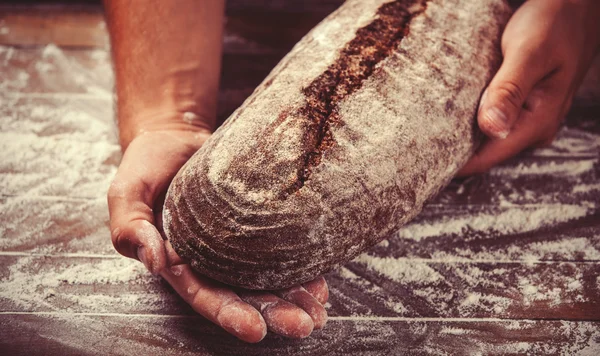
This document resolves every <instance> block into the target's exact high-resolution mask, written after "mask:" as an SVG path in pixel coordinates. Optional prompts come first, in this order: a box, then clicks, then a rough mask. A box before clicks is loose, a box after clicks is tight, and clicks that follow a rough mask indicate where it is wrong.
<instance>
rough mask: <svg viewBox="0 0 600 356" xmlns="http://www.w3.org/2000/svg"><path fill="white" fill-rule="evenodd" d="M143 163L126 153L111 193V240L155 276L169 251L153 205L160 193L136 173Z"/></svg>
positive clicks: (109, 201) (163, 265) (118, 248)
mask: <svg viewBox="0 0 600 356" xmlns="http://www.w3.org/2000/svg"><path fill="white" fill-rule="evenodd" d="M136 162H141V161H137V160H129V159H128V157H127V153H126V154H125V156H124V157H123V162H122V163H121V165H120V166H119V170H118V171H117V174H116V176H115V179H114V181H113V182H112V184H111V186H110V188H109V190H108V210H109V213H110V230H111V239H112V242H113V245H114V247H115V249H116V250H117V251H118V252H119V253H120V254H122V255H124V256H127V257H130V258H134V259H138V260H140V261H141V262H142V263H144V265H145V266H146V268H147V269H148V270H149V271H150V272H152V273H153V274H158V273H159V272H160V271H161V270H162V269H163V268H165V267H166V264H167V252H166V250H165V244H164V241H163V238H162V236H161V234H160V233H159V231H158V229H157V228H156V226H155V218H154V212H153V209H152V207H153V205H154V202H155V201H156V199H157V195H158V194H157V191H156V188H155V187H152V186H150V185H148V184H145V183H144V180H143V178H142V177H139V176H138V175H137V174H136V173H135V172H136V170H135V167H132V166H131V163H133V165H134V166H135V165H136V164H137V163H136Z"/></svg>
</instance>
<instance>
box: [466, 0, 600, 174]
mask: <svg viewBox="0 0 600 356" xmlns="http://www.w3.org/2000/svg"><path fill="white" fill-rule="evenodd" d="M599 18H600V1H598V0H528V1H526V2H525V3H524V4H523V5H522V6H521V7H520V8H519V9H518V10H517V11H516V12H515V14H514V15H513V17H512V18H511V19H510V21H509V23H508V25H507V27H506V30H505V31H504V34H503V36H502V53H503V55H504V61H503V63H502V66H501V68H500V70H499V71H498V73H497V74H496V76H495V77H494V78H493V80H492V82H491V83H490V85H489V86H488V88H487V90H486V91H485V92H484V94H483V95H482V97H481V102H480V106H479V113H478V122H479V128H480V129H481V130H482V131H483V132H484V133H485V134H486V135H487V136H488V139H487V141H485V142H484V143H483V144H482V146H481V147H480V148H479V150H478V151H477V152H476V154H475V155H474V156H473V157H472V158H471V159H470V161H469V162H467V164H466V165H465V166H464V167H463V168H462V170H461V171H460V172H459V175H462V176H465V175H470V174H473V173H481V172H485V171H487V170H488V169H489V168H491V167H493V166H494V165H496V164H498V163H500V162H502V161H504V160H506V159H508V158H510V157H512V156H514V155H516V154H517V153H519V152H520V151H522V150H523V149H525V148H527V147H530V146H535V145H545V144H549V143H551V142H552V140H553V139H554V136H555V135H556V132H557V131H558V129H559V127H560V124H561V122H562V120H563V119H564V117H565V115H566V113H567V111H568V110H569V108H570V106H571V102H572V100H573V95H574V94H575V92H576V90H577V88H578V87H579V85H580V84H581V81H582V79H583V76H584V75H585V73H586V71H587V69H588V68H589V67H590V65H591V62H592V59H593V57H594V54H596V53H597V52H598V48H599V44H600V40H599V38H600V21H598V19H599Z"/></svg>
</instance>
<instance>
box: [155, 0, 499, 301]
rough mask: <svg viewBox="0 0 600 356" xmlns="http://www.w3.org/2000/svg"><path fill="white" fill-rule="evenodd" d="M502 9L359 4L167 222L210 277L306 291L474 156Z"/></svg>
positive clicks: (287, 72)
mask: <svg viewBox="0 0 600 356" xmlns="http://www.w3.org/2000/svg"><path fill="white" fill-rule="evenodd" d="M510 14H511V8H510V7H509V5H508V4H507V3H506V2H505V1H504V0H478V1H469V0H401V1H383V0H348V1H346V3H344V5H342V6H341V7H340V8H339V9H338V10H337V11H335V12H334V13H332V14H331V15H330V16H329V17H327V18H326V19H325V20H323V22H321V23H320V24H319V25H318V26H317V27H315V28H314V29H313V30H312V31H311V32H310V33H308V34H307V35H306V36H305V37H304V38H303V39H302V40H301V41H300V42H299V43H298V44H297V45H296V46H295V47H294V48H293V49H292V51H291V52H290V53H289V54H288V55H287V56H286V57H285V58H284V59H283V60H282V61H281V62H280V63H279V64H278V65H277V66H276V67H275V68H274V69H273V71H272V72H271V73H270V74H269V76H268V77H267V78H266V79H265V81H264V82H263V83H262V84H261V85H260V86H259V87H258V88H257V89H256V90H255V91H254V93H253V94H252V95H251V96H250V97H249V98H248V99H247V100H246V101H245V102H244V104H242V106H241V107H240V108H239V109H237V110H236V111H235V112H234V113H233V114H232V116H231V117H230V118H229V119H227V121H225V123H224V124H223V125H222V126H221V127H220V128H219V129H218V130H217V131H216V132H215V133H214V134H213V135H212V136H211V138H210V139H209V140H208V141H207V142H206V143H205V144H204V146H203V147H202V148H201V149H200V150H199V151H198V152H197V153H196V154H195V155H194V156H193V157H192V158H191V159H190V160H189V162H188V163H187V164H186V165H185V166H184V167H183V168H182V169H181V170H180V172H179V173H178V174H177V176H176V177H175V179H174V180H173V182H172V184H171V186H170V188H169V191H168V194H167V198H166V201H165V208H164V212H163V220H164V227H165V233H166V235H167V238H168V239H169V240H170V242H171V244H172V245H173V247H174V248H175V250H176V251H177V252H178V253H179V254H180V255H181V256H182V257H183V258H185V259H187V260H189V261H190V263H191V265H192V267H193V268H194V269H195V270H197V271H198V272H200V273H202V274H204V275H207V276H209V277H211V278H214V279H217V280H219V281H221V282H224V283H227V284H230V285H234V286H239V287H244V288H250V289H279V288H284V287H289V286H291V285H295V284H298V283H302V282H306V281H308V280H311V279H312V278H315V277H316V276H318V275H320V274H322V273H324V272H327V271H328V270H330V269H331V268H332V267H334V266H335V265H337V264H340V263H343V262H346V261H348V260H350V259H352V258H354V257H355V256H356V255H358V254H359V253H360V252H362V251H364V250H365V249H366V248H368V247H370V246H372V245H374V244H376V243H378V242H379V241H381V240H383V239H385V238H386V237H389V236H390V234H393V233H394V232H395V231H397V230H398V229H399V228H400V227H401V226H402V225H404V224H405V223H406V222H407V221H409V220H410V219H412V218H413V217H414V216H415V215H417V214H418V213H419V212H420V211H421V209H422V207H423V204H424V203H425V202H426V201H427V200H428V199H430V198H431V197H433V196H434V195H435V194H436V193H437V192H438V191H439V190H440V189H441V188H442V187H444V186H445V185H446V184H447V183H448V182H449V181H450V179H451V178H452V177H453V176H454V174H455V173H456V171H457V170H458V169H459V168H460V167H461V166H462V165H463V164H464V163H465V162H466V160H467V159H468V158H469V156H470V155H471V154H472V153H473V151H474V149H475V147H476V145H477V142H478V137H479V134H478V132H477V130H476V124H475V120H476V111H477V105H478V99H479V97H480V95H481V92H482V90H483V89H484V88H485V86H486V84H487V83H488V82H489V80H490V79H491V77H492V75H493V73H495V71H496V70H497V68H498V66H499V64H500V59H501V54H500V50H499V39H500V36H501V33H502V30H503V28H504V26H505V24H506V22H507V20H508V18H509V17H510Z"/></svg>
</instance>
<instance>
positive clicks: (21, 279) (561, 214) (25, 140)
mask: <svg viewBox="0 0 600 356" xmlns="http://www.w3.org/2000/svg"><path fill="white" fill-rule="evenodd" d="M2 31H4V29H3V28H0V34H1V33H2ZM225 41H229V42H231V43H234V42H236V41H238V39H237V38H234V37H230V38H225ZM236 43H237V42H236ZM24 53H25V54H24ZM26 53H28V52H20V51H19V52H18V53H16V52H15V51H14V49H13V48H11V47H5V46H0V67H2V69H3V72H5V73H6V78H3V79H4V80H3V81H2V82H0V92H2V93H3V95H2V96H0V116H1V117H0V187H1V188H0V189H1V191H0V194H2V196H0V209H1V210H0V220H1V221H2V222H3V224H2V225H1V226H0V250H3V251H7V250H12V249H15V248H17V249H22V250H27V251H38V252H39V251H45V250H44V249H45V248H47V249H48V251H49V252H56V251H55V250H54V249H53V248H49V247H47V246H46V247H44V246H35V245H36V243H39V244H41V245H44V244H46V243H47V244H50V243H51V240H52V239H55V238H57V237H59V236H64V234H65V233H72V232H73V231H79V230H78V229H73V231H67V232H65V231H57V232H56V234H54V235H52V234H51V233H48V232H52V231H53V230H52V229H53V228H54V226H55V225H57V224H56V223H57V221H59V222H60V221H62V224H63V225H65V223H64V221H65V220H67V221H71V220H72V222H73V224H76V222H75V221H76V220H80V221H86V224H87V223H90V221H92V219H93V218H94V215H96V216H102V219H106V215H100V214H99V213H98V209H99V207H100V206H101V205H99V204H98V203H97V199H104V195H105V192H106V189H107V187H108V184H109V181H110V180H111V179H112V176H113V175H114V173H115V171H116V166H117V164H118V161H119V159H120V153H119V152H120V151H119V146H118V144H117V138H116V132H115V128H114V123H113V121H112V117H113V115H112V109H111V108H110V102H111V100H112V90H111V88H112V80H113V79H112V72H111V69H110V64H109V63H108V57H109V55H108V52H107V51H104V50H97V51H95V52H93V53H92V55H91V56H90V60H91V64H90V63H88V62H87V61H82V60H78V59H76V58H75V57H76V56H71V55H68V54H66V53H65V51H63V50H61V49H59V48H58V47H57V46H54V45H49V46H46V47H45V48H44V49H43V50H42V52H41V58H42V59H41V60H39V61H37V62H35V63H34V64H32V65H31V66H29V67H27V68H23V69H15V67H16V66H14V65H13V64H12V63H13V62H14V61H21V62H26V61H27V58H25V57H24V56H26V55H27V54H26ZM9 69H10V70H9ZM65 72H69V73H71V74H72V75H71V76H70V77H69V78H65V77H64V73H65ZM32 88H33V89H34V90H36V91H35V92H31V91H30V90H31V89H32ZM25 92H28V94H26V95H25ZM51 93H55V94H51ZM60 93H69V94H65V95H61V94H60ZM71 94H77V95H81V97H80V98H79V97H76V96H73V97H71ZM194 119H195V118H194V117H192V116H190V115H184V116H183V120H186V121H188V122H189V121H193V120H194ZM598 148H600V136H598V135H595V134H591V133H585V132H583V131H581V130H577V129H568V128H565V129H563V130H562V131H561V132H560V133H559V136H558V139H557V140H556V141H555V142H554V143H553V145H552V146H551V147H550V148H548V149H543V150H536V151H535V152H534V155H537V156H548V157H550V156H560V155H564V156H569V155H571V156H573V155H580V156H581V157H583V158H581V159H579V160H577V161H575V160H573V161H565V162H558V161H557V162H554V161H553V162H551V163H549V164H545V165H539V164H538V163H521V164H519V165H518V166H517V167H516V168H515V167H498V168H495V169H493V170H492V171H491V172H490V174H491V175H495V176H503V177H507V179H510V178H521V177H525V176H541V175H555V176H568V177H577V176H579V175H585V174H589V173H590V172H592V171H593V170H594V167H595V165H596V164H597V162H598V158H597V154H598ZM571 189H572V192H573V193H589V192H593V193H595V192H596V191H598V190H600V188H599V187H598V184H591V185H590V184H586V185H573V186H572V188H571ZM458 193H459V194H462V193H464V187H462V192H461V191H460V189H459V192H458ZM514 194H515V196H513V197H512V198H511V199H512V201H516V200H517V198H518V196H519V194H521V195H527V194H529V198H531V199H533V198H535V197H534V196H533V195H532V194H533V193H532V192H529V193H528V192H519V193H516V192H515V193H514ZM13 195H23V197H14V196H13ZM32 197H39V198H42V197H46V198H52V197H71V198H73V199H75V198H85V199H88V200H89V201H90V202H93V203H89V205H90V206H91V207H90V208H85V204H83V205H82V206H81V208H80V209H79V210H77V209H75V210H68V209H69V207H68V204H67V203H59V202H56V203H55V202H52V203H51V204H48V206H46V207H45V208H44V209H41V210H40V209H35V208H28V206H27V204H28V202H27V198H32ZM504 203H509V202H507V201H505V202H504ZM595 208H596V207H595V206H594V205H593V204H578V205H576V204H573V205H568V204H549V205H540V206H533V207H525V208H524V207H516V206H506V207H504V208H503V210H501V211H500V212H496V211H493V212H489V211H488V212H481V211H480V212H477V213H475V214H473V213H472V211H471V213H470V214H468V215H466V216H465V215H460V214H448V215H447V216H443V217H436V219H434V220H433V221H426V222H417V223H413V224H409V225H407V226H406V227H405V228H403V229H402V230H400V231H399V232H398V233H397V235H396V236H395V237H394V239H393V240H392V241H393V243H396V242H398V241H401V242H402V241H404V243H406V242H407V241H408V242H409V243H419V242H421V241H423V240H424V239H428V238H433V237H440V236H443V235H453V234H456V235H460V234H463V233H464V232H466V231H476V232H481V235H485V236H496V235H497V234H501V235H508V234H514V233H523V232H529V231H534V230H536V229H539V228H542V227H546V226H552V225H555V224H559V223H562V222H567V221H570V220H574V219H578V218H581V217H584V216H586V215H588V214H589V213H590V212H591V211H593V210H594V209H595ZM63 210H64V211H70V212H71V214H73V215H72V216H67V217H62V218H61V216H60V215H61V212H62V211H63ZM7 212H8V213H7ZM34 218H37V220H35V221H36V224H35V225H32V224H31V221H34V220H33V219H34ZM61 219H63V220H61ZM86 219H87V220H86ZM4 222H6V223H4ZM28 225H32V226H29V227H27V226H28ZM66 225H68V224H66ZM92 225H93V224H92ZM101 225H102V224H100V225H98V226H96V225H94V226H93V228H92V229H89V226H88V229H89V230H86V232H85V234H86V236H88V237H90V236H91V238H89V239H87V240H86V239H82V240H79V239H74V241H73V244H74V245H72V246H69V249H71V250H72V249H73V248H75V249H77V248H80V249H81V250H82V251H88V252H90V251H96V250H94V247H93V245H95V244H102V245H104V246H106V245H110V242H109V239H108V230H107V229H106V227H105V226H101ZM24 227H25V228H24ZM19 229H22V230H19ZM82 229H83V227H82ZM84 230H85V229H84ZM18 231H22V233H20V234H18V233H17V232H18ZM23 231H24V232H23ZM44 232H46V233H48V237H47V240H43V239H44V236H43V234H44ZM60 234H63V235H60ZM27 241H33V243H31V244H30V245H27ZM78 244H79V245H78ZM596 245H597V244H593V243H592V242H591V241H590V238H586V237H573V236H570V237H565V238H563V239H561V240H558V241H542V242H534V243H530V244H528V245H527V246H525V248H524V247H523V246H519V245H516V244H511V245H510V246H508V247H506V248H498V249H495V250H488V247H482V249H481V250H479V251H471V250H469V249H462V250H460V249H456V250H454V251H451V252H447V251H437V252H434V254H433V256H432V257H433V259H437V260H438V262H439V263H440V265H445V266H446V270H444V271H443V272H442V270H441V267H439V266H434V263H433V262H426V261H424V260H422V259H415V260H411V259H410V258H405V259H402V258H400V259H396V258H392V257H378V256H373V255H371V254H368V253H366V254H363V255H361V256H359V257H358V258H357V259H356V260H355V261H354V262H353V263H356V264H357V265H358V266H362V267H363V268H366V269H368V270H370V271H374V272H376V273H378V274H380V275H381V276H384V277H386V278H388V279H390V280H392V281H395V282H398V283H399V284H400V285H402V286H408V289H409V291H410V292H412V293H413V294H414V296H416V297H418V298H420V299H419V301H420V302H421V303H426V304H427V307H429V308H430V309H431V310H432V312H433V313H435V314H436V315H441V316H449V317H472V316H477V315H482V314H483V315H485V316H492V317H501V316H504V315H505V314H506V312H507V311H508V310H511V308H513V307H515V308H518V307H519V305H520V304H523V305H525V306H527V305H530V304H533V303H538V302H543V303H545V305H546V306H547V307H548V308H552V307H556V306H560V305H562V304H564V303H572V302H585V301H586V300H585V299H583V290H584V289H586V288H588V287H589V284H586V283H587V282H586V280H585V279H584V277H583V274H582V273H581V270H577V268H580V267H577V266H575V267H573V269H575V270H576V273H574V274H572V275H569V274H561V275H554V276H547V275H540V274H535V273H533V272H532V269H533V268H535V266H536V264H535V263H537V262H539V261H540V260H544V259H575V258H579V259H584V260H596V261H598V260H600V251H599V249H598V247H596ZM378 246H379V247H381V248H385V249H387V248H388V247H390V241H388V240H386V241H383V242H381V243H380V244H379V245H378ZM102 251H106V250H104V249H102ZM457 257H464V258H465V259H467V260H468V259H487V260H491V261H498V262H499V263H500V262H501V261H502V260H506V259H514V260H519V261H525V262H531V263H526V264H522V265H519V266H518V267H519V268H521V269H522V271H521V273H520V274H519V273H517V272H514V270H513V269H511V268H510V267H508V266H506V265H501V264H499V265H498V266H496V267H494V268H493V269H492V270H484V269H482V268H479V267H478V266H477V265H475V264H473V263H468V261H467V262H465V263H462V262H460V263H456V261H455V260H456V259H457ZM50 258H59V257H50ZM445 260H446V261H447V262H444V261H445ZM45 262H47V261H45V258H44V257H33V256H28V257H23V256H21V257H15V260H14V263H12V264H9V265H8V267H7V273H5V274H3V275H2V279H0V299H2V300H4V301H7V302H9V303H10V304H11V306H12V307H14V308H15V310H16V311H23V310H25V311H64V310H67V311H83V312H99V313H110V312H112V311H114V310H115V308H122V309H124V310H138V308H139V309H143V310H145V312H152V310H157V311H160V310H164V308H163V309H161V308H160V307H164V303H165V300H166V299H167V298H168V296H167V294H166V293H164V292H160V291H158V290H150V291H149V290H148V289H147V288H151V287H148V286H152V285H154V284H156V279H155V278H154V277H151V276H150V275H149V274H148V273H147V272H146V271H145V270H144V267H143V265H141V264H140V263H139V262H137V261H133V260H129V259H125V258H111V257H109V256H107V257H106V258H98V259H94V260H92V261H90V260H89V259H82V260H81V261H78V260H77V259H72V258H71V259H69V262H67V263H60V262H59V263H56V264H49V263H45ZM434 267H435V268H434ZM581 268H583V267H581ZM511 273H513V274H514V275H511ZM338 275H339V276H340V277H342V278H343V279H344V280H346V281H349V282H352V283H354V284H356V285H358V286H360V287H362V288H363V290H364V292H365V293H367V294H368V295H369V297H371V298H372V300H375V301H378V302H381V304H382V305H383V306H384V307H385V308H387V309H388V310H390V311H392V312H393V313H395V314H396V315H410V313H414V310H413V309H412V306H411V305H410V298H408V299H407V300H405V299H403V298H404V296H396V295H389V291H388V290H386V289H384V288H383V287H381V286H379V285H377V284H376V283H375V282H374V281H370V280H368V279H365V278H363V277H360V276H358V275H356V274H355V273H353V272H352V271H350V270H349V269H348V268H340V269H339V271H338ZM447 276H450V277H447ZM515 278H516V281H517V284H516V285H515V284H514V280H513V279H515ZM594 282H595V287H596V289H597V291H598V292H600V277H597V278H596V280H595V281H592V284H593V283H594ZM74 286H77V288H73V289H72V290H74V291H75V292H74V293H70V290H71V287H74ZM100 286H107V287H108V288H109V289H111V288H112V289H117V290H118V292H117V293H114V294H106V293H104V292H103V293H102V294H98V293H97V292H96V291H95V288H96V287H100ZM136 286H137V287H140V288H139V289H136V288H135V287H136ZM80 287H86V288H88V289H87V290H88V291H89V294H85V295H82V294H81V291H82V290H84V289H85V288H80ZM481 287H485V290H491V291H498V294H486V293H483V292H481V290H480V289H481ZM334 293H335V291H333V292H332V295H335V294H334ZM488 293H491V292H488ZM344 297H345V296H344V295H343V293H339V295H337V298H340V299H341V298H344ZM57 300H58V301H57ZM355 302H356V304H357V305H358V304H360V303H359V302H358V301H355ZM348 303H350V301H348ZM152 306H157V307H156V309H152V308H153V307H152ZM362 307H363V308H365V306H362ZM369 313H372V311H371V310H370V309H369V310H368V311H367V312H366V314H369ZM58 318H63V319H64V320H65V321H66V322H67V323H68V325H69V326H70V327H72V326H75V327H72V328H70V330H77V329H78V327H86V328H94V327H96V326H93V325H99V324H90V323H88V320H86V319H85V318H82V317H80V316H74V315H62V316H58ZM105 322H107V323H108V321H105ZM357 325H358V326H357V330H359V331H360V328H361V327H362V328H364V330H365V331H368V330H370V329H371V328H372V327H373V324H369V325H367V324H366V323H357ZM382 325H383V324H382ZM502 325H505V327H506V328H507V329H508V330H515V331H521V330H526V328H527V327H528V326H527V325H528V324H527V323H524V322H517V321H507V322H503V323H502ZM532 325H533V324H532ZM535 325H537V324H535ZM561 325H562V329H563V332H564V335H565V337H566V338H567V339H568V340H570V345H573V346H572V347H571V348H570V349H569V350H567V351H572V352H573V353H575V352H577V353H580V354H589V355H597V354H598V349H599V348H600V344H599V343H600V331H598V328H597V325H592V324H585V323H580V324H577V323H571V322H562V324H561ZM410 327H411V330H413V328H414V330H413V331H414V332H415V333H419V332H425V331H426V329H427V328H426V327H425V326H421V327H418V325H416V323H415V325H411V326H410ZM98 328H99V329H98V330H97V331H98V334H101V333H102V332H106V330H103V329H101V327H98ZM380 328H381V329H382V331H385V332H386V333H388V334H389V335H390V336H393V335H395V333H394V332H393V330H392V328H391V327H390V326H389V325H385V326H381V327H380ZM163 329H167V328H163ZM138 331H140V330H136V332H138ZM473 332H474V331H472V330H467V329H463V328H460V327H453V326H447V327H443V328H442V329H441V330H440V333H441V334H447V335H450V336H455V335H465V334H469V336H470V334H471V333H473ZM74 334H76V333H75V332H74ZM150 336H152V337H154V336H156V337H158V336H157V335H149V337H150ZM154 339H156V338H154ZM159 340H160V338H159ZM162 340H163V341H164V340H167V339H165V338H163V339H162ZM63 341H64V340H63ZM71 342H72V343H73V344H74V345H77V347H78V348H80V349H85V347H87V346H88V345H87V344H86V342H85V340H84V341H81V340H77V339H75V338H73V339H72V340H71ZM146 347H149V346H147V345H146ZM493 347H495V348H491V349H488V350H487V351H490V352H489V353H493V352H491V351H494V352H496V353H535V352H539V351H546V352H549V353H557V352H558V349H556V348H554V349H553V348H547V349H545V350H540V349H539V348H538V346H537V345H536V344H535V343H534V342H530V343H528V342H518V343H505V344H503V345H493ZM432 350H433V349H432ZM561 350H563V348H561ZM153 351H156V350H153ZM437 351H440V350H439V349H438V350H437ZM437 351H436V352H437ZM484 351H486V350H480V351H477V350H475V351H474V352H473V354H478V353H479V354H487V353H488V352H484ZM150 353H152V352H150ZM567 353H568V352H567Z"/></svg>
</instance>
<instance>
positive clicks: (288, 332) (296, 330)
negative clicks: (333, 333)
mask: <svg viewBox="0 0 600 356" xmlns="http://www.w3.org/2000/svg"><path fill="white" fill-rule="evenodd" d="M238 294H239V296H240V298H242V300H243V301H245V302H246V303H248V304H250V305H252V306H253V307H255V308H256V309H257V310H259V311H260V313H261V314H262V316H263V318H264V319H265V322H266V323H267V327H268V328H269V330H271V331H273V332H274V333H276V334H279V335H281V336H285V337H289V338H293V339H301V338H305V337H307V336H308V335H310V333H312V331H313V329H314V323H313V320H312V318H311V317H310V315H308V314H307V313H306V312H305V311H304V310H302V309H301V308H299V307H297V306H295V305H294V304H292V303H290V302H287V301H285V300H283V299H281V298H279V297H277V296H275V295H274V294H271V293H269V292H261V291H242V292H239V293H238Z"/></svg>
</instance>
